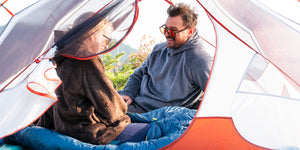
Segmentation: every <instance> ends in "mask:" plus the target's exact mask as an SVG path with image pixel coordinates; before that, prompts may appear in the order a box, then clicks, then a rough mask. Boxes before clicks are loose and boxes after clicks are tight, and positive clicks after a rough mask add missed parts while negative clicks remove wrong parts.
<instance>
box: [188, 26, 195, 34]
mask: <svg viewBox="0 0 300 150" xmlns="http://www.w3.org/2000/svg"><path fill="white" fill-rule="evenodd" d="M195 31H196V29H195V28H194V27H191V28H189V35H190V36H191V35H192V34H193V33H194V32H195Z"/></svg>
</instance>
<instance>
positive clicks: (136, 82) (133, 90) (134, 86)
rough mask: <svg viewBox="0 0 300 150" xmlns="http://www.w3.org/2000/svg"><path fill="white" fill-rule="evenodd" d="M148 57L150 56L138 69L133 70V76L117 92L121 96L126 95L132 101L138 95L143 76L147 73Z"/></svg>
mask: <svg viewBox="0 0 300 150" xmlns="http://www.w3.org/2000/svg"><path fill="white" fill-rule="evenodd" d="M149 56H150V55H148V57H147V59H146V60H145V61H144V63H143V64H142V65H141V66H140V67H138V68H137V69H135V70H134V72H133V74H131V75H130V76H129V79H128V81H127V83H126V85H125V87H124V89H123V90H121V91H119V93H120V94H121V95H127V96H129V97H130V98H131V99H132V100H133V101H134V99H135V97H136V96H137V95H138V94H139V91H140V87H141V82H142V79H143V75H144V74H145V73H147V62H148V59H149Z"/></svg>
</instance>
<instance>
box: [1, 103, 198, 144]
mask: <svg viewBox="0 0 300 150" xmlns="http://www.w3.org/2000/svg"><path fill="white" fill-rule="evenodd" d="M195 114H196V110H191V109H187V108H183V107H164V108H160V109H157V110H154V111H151V112H148V113H144V114H137V113H128V115H129V116H130V117H131V120H132V122H143V123H151V127H150V129H149V131H148V133H147V138H146V141H142V142H126V143H123V144H121V145H114V144H108V145H93V144H89V143H85V142H81V141H79V140H77V139H74V138H72V137H69V136H66V135H63V134H60V133H58V132H55V131H52V130H48V129H45V128H42V127H37V126H34V127H27V128H25V129H23V130H21V131H19V132H17V133H16V134H14V135H11V136H9V137H6V139H7V140H9V141H11V142H14V143H15V144H18V145H20V146H22V147H24V148H27V149H43V150H47V149H48V150H53V149H80V150H85V149H86V150H91V149H93V150H98V149H99V150H100V149H101V150H102V149H111V150H116V149H123V150H127V149H128V150H132V149H147V150H149V149H155V150H156V149H159V148H162V147H164V146H167V145H168V144H170V143H171V142H172V141H174V140H175V139H177V138H178V137H179V136H180V135H181V134H182V133H183V132H184V131H185V130H186V129H187V127H188V126H189V124H190V123H191V121H192V119H193V117H194V116H195Z"/></svg>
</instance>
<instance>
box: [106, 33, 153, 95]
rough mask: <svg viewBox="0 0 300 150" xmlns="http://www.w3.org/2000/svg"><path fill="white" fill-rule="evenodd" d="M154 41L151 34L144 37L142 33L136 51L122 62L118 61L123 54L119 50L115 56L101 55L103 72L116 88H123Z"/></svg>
mask: <svg viewBox="0 0 300 150" xmlns="http://www.w3.org/2000/svg"><path fill="white" fill-rule="evenodd" d="M155 43H156V40H155V39H154V38H152V37H151V36H148V38H146V36H145V35H144V36H143V38H142V39H141V40H140V45H139V49H138V52H135V53H131V54H130V55H129V57H128V59H127V60H126V61H124V62H123V63H121V62H120V58H121V57H122V56H124V55H125V52H121V53H119V54H117V55H115V56H112V55H111V54H110V53H107V54H104V55H103V56H102V61H103V64H104V68H105V73H106V75H107V76H108V77H109V78H110V80H111V81H112V82H113V85H114V88H115V89H116V90H122V89H123V88H124V86H125V85H126V82H127V80H128V79H129V76H130V75H131V74H132V73H133V72H134V69H136V68H138V67H139V66H140V65H141V64H142V63H143V62H144V60H146V58H147V55H148V54H149V53H150V52H151V50H152V46H153V45H154V44H155Z"/></svg>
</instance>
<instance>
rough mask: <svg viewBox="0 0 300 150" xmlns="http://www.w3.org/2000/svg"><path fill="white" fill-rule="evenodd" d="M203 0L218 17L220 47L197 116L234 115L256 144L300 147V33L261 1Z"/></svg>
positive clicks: (215, 18)
mask: <svg viewBox="0 0 300 150" xmlns="http://www.w3.org/2000/svg"><path fill="white" fill-rule="evenodd" d="M200 3H201V4H202V5H203V7H204V8H205V9H206V10H207V11H208V12H209V14H210V15H211V18H212V20H213V22H214V26H215V30H216V34H217V43H216V47H217V50H216V56H215V61H214V66H213V69H212V72H211V76H210V79H209V84H208V86H207V88H206V93H205V96H204V99H203V102H202V103H201V106H200V108H199V111H198V113H197V118H205V117H229V118H232V121H233V123H234V125H235V128H236V129H237V131H238V132H239V133H240V134H241V136H242V137H243V138H245V139H246V140H247V141H249V142H250V143H253V144H255V145H258V146H261V147H266V148H271V149H281V148H299V147H300V137H299V135H300V129H299V126H300V119H299V117H298V114H300V109H299V108H300V93H299V77H298V75H300V74H299V73H298V72H299V69H297V68H299V67H300V59H299V57H300V54H299V48H300V33H299V32H297V30H296V29H294V28H292V26H288V24H286V23H283V21H282V20H280V18H278V17H276V16H275V15H274V12H272V13H271V11H270V10H268V11H267V10H266V8H264V6H263V5H261V4H260V3H258V2H255V3H253V1H246V0H228V1H227V0H226V1H213V0H212V1H204V0H203V1H200ZM237 6H238V7H237ZM285 21H289V20H285Z"/></svg>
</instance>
